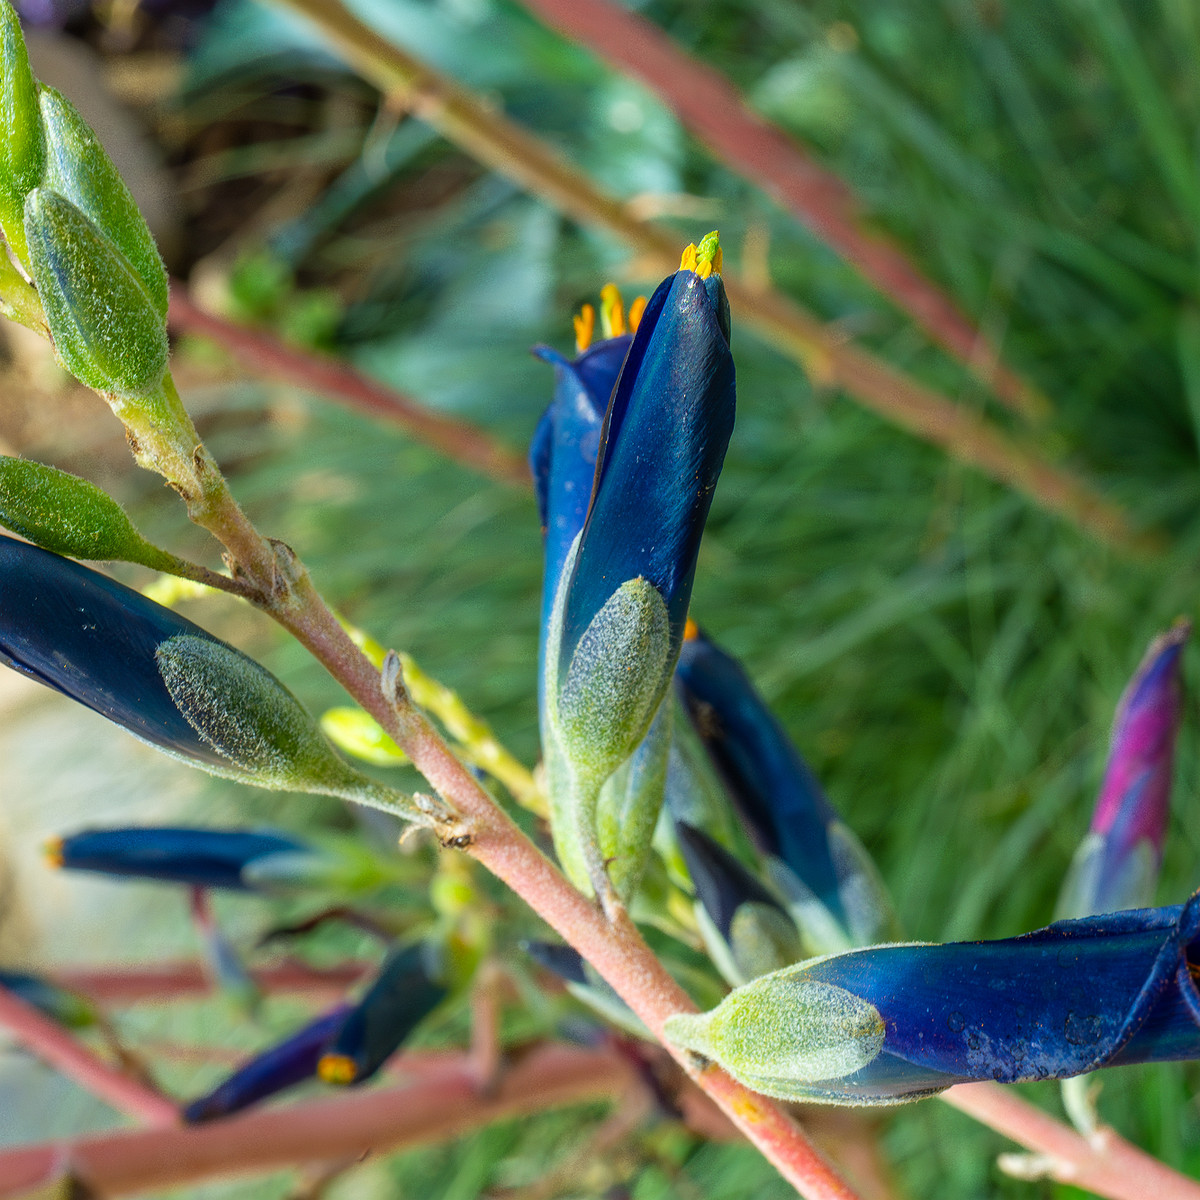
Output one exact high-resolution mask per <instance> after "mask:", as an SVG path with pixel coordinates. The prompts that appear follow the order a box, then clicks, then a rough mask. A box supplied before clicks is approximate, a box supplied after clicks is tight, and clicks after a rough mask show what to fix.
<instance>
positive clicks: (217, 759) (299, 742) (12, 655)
mask: <svg viewBox="0 0 1200 1200" xmlns="http://www.w3.org/2000/svg"><path fill="white" fill-rule="evenodd" d="M0 662H3V663H5V664H6V665H8V666H10V667H12V668H13V669H14V670H17V671H20V672H21V673H22V674H24V675H27V676H29V677H30V678H31V679H36V680H37V681H38V682H39V683H43V684H45V685H46V686H47V687H51V688H54V689H55V690H56V691H59V692H62V693H63V694H64V695H67V696H70V697H71V698H72V699H73V700H78V701H79V702H80V703H81V704H85V705H86V706H87V707H88V708H91V709H94V710H95V711H96V712H98V713H100V714H101V715H102V716H105V717H108V718H109V720H111V721H116V722H117V724H119V725H123V726H124V727H125V728H126V729H128V730H129V731H130V732H131V733H133V734H135V735H136V736H137V737H139V738H141V739H142V740H143V741H146V742H149V743H151V744H152V745H155V746H157V747H159V748H160V749H162V750H165V751H166V752H167V753H168V754H172V755H174V756H175V757H178V758H183V759H185V760H187V761H188V762H190V763H192V764H194V765H196V766H200V767H202V768H203V769H204V770H206V771H209V772H211V773H213V774H216V775H225V776H229V777H231V778H234V779H241V780H245V781H247V782H250V783H255V784H257V785H258V786H260V787H268V788H285V789H294V790H297V791H311V792H318V793H322V794H326V795H333V796H341V797H343V798H344V799H348V800H356V801H359V802H360V803H363V804H370V805H373V806H375V807H379V808H384V809H386V810H387V811H389V812H397V811H399V812H401V813H402V814H403V815H404V816H406V817H409V818H410V819H422V818H421V817H420V814H419V813H418V812H417V810H416V809H415V808H414V806H413V803H412V801H411V799H410V798H408V797H406V796H403V795H401V794H400V793H398V792H396V791H395V790H393V789H391V788H387V787H384V786H383V785H381V784H379V783H377V782H376V781H375V780H372V779H370V778H368V777H367V776H366V775H363V774H362V773H361V772H359V771H356V770H354V768H352V767H350V766H349V765H348V764H347V763H345V762H343V761H342V759H340V758H339V757H338V755H337V753H336V752H335V751H334V749H333V747H332V746H331V745H330V744H329V742H328V741H327V740H326V738H325V736H324V735H323V734H322V733H321V732H320V730H319V729H318V728H317V726H316V723H315V722H314V721H313V719H312V718H311V717H310V716H309V715H308V713H307V712H305V710H304V709H303V708H302V707H301V705H300V703H299V701H298V700H297V699H296V698H295V697H294V696H293V695H292V694H291V692H289V691H288V690H287V688H285V687H284V686H283V684H282V683H280V682H279V680H278V679H276V678H275V676H274V675H272V674H271V673H270V672H269V671H267V670H265V669H264V668H263V667H261V666H259V664H258V663H256V662H254V660H253V659H250V658H247V657H246V656H245V655H244V654H242V653H241V652H240V651H238V650H235V649H234V648H233V647H232V646H229V645H227V644H226V643H225V642H222V641H219V640H218V639H217V638H214V637H213V636H212V635H211V634H209V633H207V632H205V630H203V629H201V628H200V627H199V626H198V625H194V624H193V623H192V622H191V621H188V620H186V619H185V618H184V617H181V616H179V615H178V614H177V613H174V612H172V611H171V610H170V609H168V608H164V607H163V606H162V605H160V604H155V603H154V602H153V601H152V600H148V599H147V598H146V597H145V596H143V595H141V594H140V593H138V592H135V591H133V590H132V589H131V588H127V587H125V586H124V585H123V584H120V583H117V582H116V580H113V579H109V578H108V577H107V576H106V575H101V574H100V573H99V572H97V571H92V570H89V569H88V568H87V567H82V566H80V565H79V564H78V563H75V562H72V561H71V560H70V559H67V558H62V557H60V556H59V555H57V554H51V553H50V552H49V551H46V550H42V549H39V548H38V547H37V546H31V545H29V544H28V543H26V542H19V541H16V540H15V539H13V538H9V537H3V536H0Z"/></svg>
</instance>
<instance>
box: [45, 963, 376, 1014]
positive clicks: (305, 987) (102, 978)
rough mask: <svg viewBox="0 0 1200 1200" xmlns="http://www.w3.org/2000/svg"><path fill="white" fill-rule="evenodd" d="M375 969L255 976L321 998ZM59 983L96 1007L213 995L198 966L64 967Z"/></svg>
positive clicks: (300, 966)
mask: <svg viewBox="0 0 1200 1200" xmlns="http://www.w3.org/2000/svg"><path fill="white" fill-rule="evenodd" d="M371 970H372V968H371V965H370V964H369V963H360V962H346V963H340V964H339V965H338V966H336V967H310V966H307V965H306V964H304V963H301V962H284V963H279V964H278V965H277V966H272V967H260V968H258V969H256V970H252V971H251V972H250V976H251V978H252V979H253V980H254V982H255V984H256V985H257V986H258V988H259V990H260V991H262V992H264V993H272V992H299V993H301V994H304V995H309V996H313V997H316V998H319V999H325V998H327V997H336V996H341V995H342V994H343V993H344V992H345V990H346V989H347V988H348V987H350V986H351V985H352V984H355V983H357V982H358V981H359V980H360V979H362V978H363V977H364V976H365V975H367V974H368V973H369V972H370V971H371ZM53 974H54V980H55V982H56V983H59V984H61V985H62V986H63V987H65V988H69V989H70V990H71V991H74V992H81V993H82V994H83V995H85V996H88V997H90V998H91V999H92V1000H94V1001H95V1002H96V1003H97V1004H100V1005H103V1006H106V1007H108V1006H112V1007H120V1006H121V1005H126V1004H145V1003H150V1002H164V1001H172V1000H192V999H200V998H201V997H204V996H208V995H211V994H212V992H213V983H212V980H211V979H210V977H209V975H208V973H207V970H206V968H205V967H204V966H203V965H202V964H200V963H198V962H165V963H156V964H155V965H153V966H149V967H63V968H56V969H55V971H54V973H53Z"/></svg>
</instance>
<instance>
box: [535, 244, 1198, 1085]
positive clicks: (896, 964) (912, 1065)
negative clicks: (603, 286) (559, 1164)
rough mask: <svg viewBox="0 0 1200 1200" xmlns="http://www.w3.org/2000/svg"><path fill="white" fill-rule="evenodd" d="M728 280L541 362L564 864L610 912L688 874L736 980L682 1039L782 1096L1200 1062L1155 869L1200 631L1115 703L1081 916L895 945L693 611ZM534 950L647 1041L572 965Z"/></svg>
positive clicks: (826, 812) (721, 387)
mask: <svg viewBox="0 0 1200 1200" xmlns="http://www.w3.org/2000/svg"><path fill="white" fill-rule="evenodd" d="M705 267H707V270H705ZM719 271H720V258H719V249H718V248H717V243H716V239H715V235H710V237H709V238H707V239H705V241H704V242H702V243H701V245H700V246H699V247H689V250H688V252H687V253H686V254H685V258H684V264H683V267H682V268H681V270H680V272H679V273H677V274H676V275H675V276H672V277H671V278H669V279H667V280H666V281H664V283H663V284H662V286H661V287H660V288H659V289H658V290H657V291H656V292H655V294H654V297H653V299H652V300H651V301H650V303H649V304H648V305H647V306H646V309H645V312H644V314H643V315H642V317H641V323H640V325H639V326H638V327H637V329H636V331H635V332H634V333H633V335H632V336H630V334H628V333H627V332H625V331H624V329H620V330H618V329H615V328H614V329H611V330H610V332H611V335H612V336H610V337H609V338H607V339H605V340H604V341H601V342H600V343H599V344H596V345H590V344H588V343H587V341H586V339H581V341H580V351H581V352H580V355H579V357H578V358H576V359H575V360H574V361H568V360H566V359H564V358H562V357H560V356H558V355H556V354H553V353H552V352H549V351H542V352H541V353H542V356H543V357H545V358H547V359H548V360H550V361H552V362H553V363H554V364H555V367H556V371H557V387H556V392H555V397H554V400H553V402H552V404H551V406H550V408H549V410H548V411H547V413H546V416H545V417H544V418H543V420H542V423H541V425H540V426H539V429H538V433H537V436H536V437H535V440H534V446H533V450H532V453H531V463H532V466H533V472H534V477H535V480H536V484H537V493H538V498H539V504H540V508H541V516H542V524H543V528H544V531H545V563H546V570H545V585H544V600H543V622H542V654H541V711H542V734H543V749H544V755H545V761H546V770H547V780H548V786H549V789H550V806H551V813H552V817H553V827H554V836H555V845H556V847H557V849H558V852H559V856H560V859H561V860H562V862H563V865H564V867H565V868H566V869H567V871H568V872H569V874H570V875H571V877H572V879H574V880H575V882H576V883H577V884H578V886H580V887H582V888H585V889H591V890H594V891H595V892H596V893H597V895H598V896H600V898H601V899H602V900H605V901H606V902H608V901H609V899H610V889H611V890H615V892H616V893H617V894H618V895H619V896H620V897H621V898H623V899H625V900H627V901H628V900H630V899H631V897H634V896H635V894H636V891H637V887H638V884H639V881H642V880H643V879H646V880H647V882H649V876H652V875H654V874H655V873H656V871H658V872H659V878H657V879H656V880H655V887H656V888H657V889H658V890H659V892H660V893H661V889H662V887H663V886H667V887H670V886H674V884H672V883H670V882H667V883H664V880H663V879H662V877H661V866H665V868H666V872H667V879H668V881H669V880H674V881H675V882H676V883H681V884H683V885H684V886H687V887H689V888H690V889H691V890H692V891H693V893H694V895H695V907H694V920H695V928H696V931H697V932H698V933H699V934H700V936H701V937H702V939H703V941H704V944H705V946H706V948H707V949H708V951H709V954H710V957H711V959H712V962H713V963H714V965H715V966H716V967H717V968H718V970H719V971H720V973H721V974H722V975H723V976H724V977H725V979H726V980H727V981H728V982H729V983H730V984H732V985H734V990H733V991H732V992H731V993H730V994H729V995H728V996H727V997H726V998H725V999H724V1000H723V1001H722V1002H721V1003H720V1004H718V1005H717V1006H716V1007H715V1008H713V1009H712V1010H711V1011H710V1012H707V1013H703V1014H683V1013H681V1014H678V1015H676V1016H675V1017H673V1018H671V1020H669V1021H668V1023H667V1034H668V1036H669V1037H670V1038H671V1040H672V1041H674V1042H675V1043H676V1044H677V1045H679V1046H681V1047H685V1048H687V1049H688V1050H691V1051H693V1052H694V1053H697V1054H700V1055H703V1056H704V1057H706V1058H709V1059H712V1060H714V1061H716V1062H718V1063H720V1064H721V1065H722V1066H723V1067H725V1068H726V1069H727V1070H728V1071H729V1072H730V1073H731V1074H732V1075H734V1076H735V1077H736V1078H737V1079H739V1080H741V1081H742V1082H743V1083H745V1084H747V1085H748V1086H750V1087H752V1088H754V1089H756V1090H758V1091H761V1092H764V1093H767V1094H769V1095H773V1096H778V1097H781V1098H784V1099H815V1100H821V1101H825V1102H830V1103H848V1104H880V1103H884V1104H886V1103H894V1102H897V1101H901V1100H906V1099H912V1098H915V1097H918V1096H922V1095H928V1094H930V1093H933V1092H937V1091H940V1090H942V1089H944V1088H946V1087H949V1086H951V1085H952V1084H955V1083H960V1082H964V1081H968V1080H977V1079H995V1080H1000V1081H1004V1082H1012V1081H1015V1080H1020V1079H1045V1078H1067V1077H1071V1076H1076V1075H1080V1074H1083V1073H1085V1072H1089V1071H1092V1070H1095V1069H1096V1068H1098V1067H1102V1066H1110V1065H1115V1064H1118V1063H1127V1062H1145V1061H1157V1060H1166V1059H1172V1058H1190V1057H1195V1056H1197V1055H1200V995H1198V993H1197V990H1196V983H1195V976H1196V975H1197V974H1200V894H1198V896H1197V897H1193V898H1192V899H1191V900H1190V901H1188V903H1186V904H1183V905H1177V906H1174V907H1170V908H1161V909H1146V908H1142V907H1140V906H1142V905H1144V904H1146V903H1148V902H1149V900H1150V898H1151V893H1152V890H1153V882H1154V878H1155V874H1156V870H1157V865H1158V862H1159V859H1160V858H1161V851H1162V841H1163V837H1164V834H1165V828H1166V814H1167V808H1168V796H1169V789H1170V779H1171V766H1172V752H1173V746H1174V738H1175V731H1176V729H1177V726H1178V721H1179V715H1180V708H1181V689H1180V681H1179V664H1180V658H1181V653H1182V647H1183V644H1184V642H1185V640H1186V637H1187V634H1188V627H1187V625H1186V624H1185V623H1181V624H1179V625H1177V626H1176V627H1175V628H1173V629H1172V630H1171V631H1170V632H1169V633H1167V634H1164V635H1163V636H1162V637H1160V638H1159V639H1157V640H1156V642H1155V643H1154V645H1153V646H1152V647H1151V648H1150V650H1149V652H1148V653H1147V656H1146V659H1145V661H1144V662H1143V664H1142V666H1141V667H1140V668H1139V670H1138V672H1137V675H1136V676H1135V678H1134V681H1133V682H1132V683H1131V684H1130V687H1129V689H1128V690H1127V692H1126V695H1125V696H1124V697H1123V699H1122V701H1121V704H1120V706H1119V709H1118V714H1117V720H1116V727H1115V730H1114V735H1113V746H1112V751H1111V756H1110V761H1109V766H1108V770H1107V773H1106V775H1105V781H1104V785H1103V788H1102V792H1101V796H1100V799H1099V802H1098V804H1097V808H1096V815H1095V818H1094V820H1093V823H1092V829H1091V831H1090V832H1089V834H1088V836H1087V838H1086V839H1085V841H1084V843H1083V845H1082V846H1081V848H1080V851H1079V854H1078V855H1077V857H1076V862H1075V865H1074V867H1073V869H1072V872H1071V875H1070V878H1069V880H1068V883H1067V886H1066V889H1065V893H1064V901H1063V905H1064V915H1067V916H1071V917H1075V918H1078V919H1075V920H1064V921H1060V922H1059V923H1057V924H1055V925H1052V926H1049V927H1048V928H1046V929H1043V930H1039V931H1038V932H1036V933H1031V934H1027V935H1025V936H1022V937H1017V938H1011V939H1007V940H1002V941H996V942H983V943H961V944H949V945H925V944H917V943H904V942H890V943H889V942H887V941H886V939H889V938H895V937H896V934H897V927H896V921H895V917H894V915H893V913H892V910H891V906H890V904H889V902H888V899H887V896H886V893H885V890H884V888H883V885H882V883H881V881H880V879H879V875H878V873H877V871H876V870H875V868H874V865H873V864H872V862H871V860H870V858H869V856H868V855H867V853H866V851H865V850H864V849H863V847H862V846H861V844H860V843H859V841H858V840H857V838H855V837H854V835H853V833H852V832H851V831H850V829H849V827H848V826H847V825H846V824H845V822H844V821H843V820H842V819H841V818H840V817H839V816H838V815H837V813H836V811H835V810H834V808H833V807H832V805H831V804H830V802H829V801H828V799H827V798H826V797H825V794H824V792H823V790H822V788H821V786H820V784H819V783H818V781H817V779H816V778H815V776H814V775H813V772H812V771H811V770H810V768H809V767H808V766H807V764H806V763H805V762H804V760H803V758H802V757H801V756H800V754H799V752H798V751H797V750H796V748H795V747H794V746H793V744H792V743H791V741H790V740H789V738H788V737H787V735H786V733H785V731H784V730H783V728H782V726H781V725H780V723H779V721H778V720H777V719H776V718H775V716H774V715H773V714H772V713H771V712H770V711H769V709H768V707H767V705H766V703H765V702H764V701H763V699H762V697H761V696H759V694H758V693H757V691H756V690H755V688H754V686H753V684H752V683H751V681H750V679H749V677H748V676H747V675H746V673H745V671H744V670H743V669H742V667H741V666H740V665H739V664H738V663H737V661H736V660H735V659H734V658H732V657H731V656H730V655H729V654H727V653H726V652H725V651H723V650H722V649H721V648H720V647H719V646H717V645H716V644H715V643H714V642H713V641H712V640H711V639H710V638H709V637H707V636H706V635H705V634H704V633H702V632H701V631H700V629H699V628H698V627H696V626H695V625H694V624H692V623H691V622H690V621H689V620H688V619H687V609H688V603H689V600H690V595H691V583H692V579H693V577H694V574H695V569H696V552H697V547H698V544H699V540H700V536H701V533H702V530H703V525H704V521H705V518H706V516H707V512H708V499H709V496H710V495H711V492H712V489H713V487H714V485H715V483H716V478H717V474H718V472H719V470H720V467H721V462H722V459H723V456H724V451H725V446H726V444H727V442H728V439H729V434H730V426H731V422H732V416H733V368H732V362H731V359H730V357H729V324H728V314H727V311H726V308H725V306H724V297H723V294H722V292H721V290H720V285H719V283H717V284H716V285H715V286H714V283H713V281H714V280H716V279H719ZM608 295H609V296H610V297H611V293H608ZM609 303H610V304H611V298H610V300H609ZM579 328H583V329H584V330H588V331H590V328H591V326H590V322H589V319H588V313H587V310H585V313H584V314H583V316H582V317H581V318H580V319H579V320H577V329H579ZM589 482H590V492H589V493H588V499H587V502H586V504H585V502H584V499H583V496H584V491H585V488H586V486H587V485H588V484H589ZM670 679H673V680H674V695H675V698H676V700H677V704H674V705H673V704H672V702H671V700H670V699H669V692H668V687H667V683H668V681H669V680H670ZM664 796H665V798H666V810H665V814H664V816H663V817H662V818H661V819H660V805H661V804H662V800H663V798H664ZM652 841H653V844H654V845H655V847H656V848H657V850H658V851H659V857H658V860H657V863H658V864H660V866H648V862H647V856H648V852H649V847H650V845H651V842H652ZM1120 910H1133V911H1120ZM659 920H660V923H661V920H662V915H661V913H660V914H659ZM678 932H680V933H681V935H683V936H686V930H679V931H678ZM880 942H884V944H882V945H881V944H877V943H880ZM529 948H530V951H531V953H532V954H533V955H534V956H535V958H537V960H538V961H539V962H540V963H541V964H542V965H543V966H544V967H546V968H548V969H550V970H551V971H553V972H554V973H556V974H558V975H559V976H560V977H561V978H563V979H564V980H565V982H566V984H567V986H568V988H569V989H570V990H571V991H572V992H573V993H574V994H576V995H577V996H578V997H579V998H580V999H582V1000H584V1001H585V1002H587V1003H589V1004H591V1005H592V1006H593V1007H594V1008H596V1009H597V1011H599V1012H601V1013H603V1014H604V1015H606V1016H607V1017H608V1018H609V1019H613V1020H616V1021H617V1022H618V1023H619V1024H622V1025H623V1026H624V1027H625V1028H627V1029H637V1028H638V1025H637V1022H636V1020H635V1019H633V1018H632V1014H631V1013H629V1012H628V1010H627V1009H625V1008H624V1006H623V1005H622V1004H621V1003H620V1001H619V1000H617V998H616V997H615V996H614V995H613V994H612V993H611V991H610V990H609V989H607V987H606V986H605V985H604V984H603V983H602V982H601V981H600V980H599V979H598V977H596V976H595V975H594V974H593V973H592V972H591V971H590V969H589V968H588V967H587V964H585V963H584V962H583V961H582V960H581V959H580V958H579V957H578V955H576V954H574V952H572V951H569V950H567V949H566V948H563V947H554V946H548V945H546V944H541V943H539V944H534V945H531V946H530V947H529ZM809 955H817V956H818V957H815V958H811V957H807V956H809Z"/></svg>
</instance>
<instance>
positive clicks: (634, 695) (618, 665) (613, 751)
mask: <svg viewBox="0 0 1200 1200" xmlns="http://www.w3.org/2000/svg"><path fill="white" fill-rule="evenodd" d="M670 653H671V629H670V624H669V621H668V617H667V608H666V605H665V604H664V603H663V598H662V596H661V595H660V594H659V593H658V591H657V589H656V588H655V587H654V585H653V584H651V583H649V582H648V581H647V580H645V579H640V578H639V579H630V580H629V581H628V582H626V583H623V584H621V586H620V587H619V588H617V590H616V591H615V592H614V593H613V594H612V595H611V596H610V597H609V598H608V600H607V601H606V602H605V604H604V605H603V606H602V607H601V609H600V611H599V612H598V613H596V615H595V617H593V618H592V621H591V623H590V624H589V625H588V627H587V629H585V630H584V633H583V636H582V637H581V638H580V639H579V642H578V645H577V646H576V647H575V652H574V655H573V656H572V658H571V662H570V664H569V666H567V668H566V672H565V677H564V679H563V684H562V690H561V692H560V693H559V701H558V709H559V722H560V729H561V733H562V744H563V747H564V749H565V750H566V751H567V754H568V756H569V757H570V759H571V761H572V763H573V764H575V768H576V770H577V771H578V770H583V771H586V772H587V773H588V774H590V775H591V776H592V777H593V778H594V779H596V780H597V781H598V782H599V781H603V780H605V779H607V778H608V776H609V775H611V774H612V773H613V771H615V770H616V769H617V767H619V766H620V765H621V763H622V762H624V761H625V759H627V758H628V757H629V755H630V754H631V753H632V751H633V750H634V748H635V747H636V746H637V744H638V742H639V741H640V740H641V738H642V737H643V736H644V735H645V733H646V731H647V729H648V728H649V726H650V722H651V721H652V720H653V718H654V714H655V710H656V709H657V708H658V705H659V702H660V700H661V698H662V693H663V684H664V681H665V680H666V679H669V677H670V669H671V667H670Z"/></svg>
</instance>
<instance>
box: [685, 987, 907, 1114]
mask: <svg viewBox="0 0 1200 1200" xmlns="http://www.w3.org/2000/svg"><path fill="white" fill-rule="evenodd" d="M803 969H804V966H803V964H802V965H801V966H800V967H793V968H789V969H788V970H786V971H780V972H778V973H777V974H775V975H764V976H763V977H762V978H761V979H756V980H755V981H754V982H753V983H749V984H747V985H746V986H745V987H741V988H738V989H736V990H735V991H732V992H730V993H729V995H728V996H726V997H725V999H724V1000H723V1001H721V1003H720V1004H718V1005H717V1007H716V1008H714V1009H713V1010H712V1011H711V1012H707V1013H676V1014H675V1015H674V1016H673V1017H668V1018H667V1022H666V1025H665V1033H666V1035H667V1037H668V1038H669V1039H670V1040H671V1041H672V1042H674V1043H675V1045H677V1046H682V1047H684V1048H685V1049H687V1050H692V1051H695V1052H696V1053H698V1054H702V1055H704V1056H705V1058H711V1059H713V1060H714V1061H715V1062H717V1063H719V1064H720V1065H721V1066H722V1067H724V1068H725V1070H726V1071H728V1072H729V1074H730V1075H732V1076H733V1077H734V1078H735V1079H737V1080H738V1081H739V1082H741V1083H744V1084H745V1085H746V1086H747V1087H749V1088H753V1089H754V1090H755V1091H756V1092H762V1093H763V1094H764V1095H767V1096H776V1097H778V1098H779V1099H782V1100H794V1099H797V1098H800V1097H803V1096H806V1095H811V1092H812V1088H811V1086H810V1085H812V1084H814V1083H819V1082H820V1081H821V1080H823V1079H841V1078H842V1077H844V1076H846V1075H850V1074H852V1073H853V1072H854V1071H857V1070H859V1068H861V1067H864V1066H866V1065H867V1063H869V1062H870V1061H871V1060H872V1059H873V1058H875V1057H876V1055H878V1053H879V1051H880V1050H881V1049H882V1047H883V1037H884V1024H883V1018H882V1017H881V1016H880V1015H879V1010H878V1009H877V1008H876V1007H875V1006H874V1005H873V1004H870V1003H869V1002H868V1001H866V1000H863V999H861V998H860V997H858V996H855V995H854V994H853V993H852V992H848V991H846V990H845V988H840V987H837V986H835V985H834V984H830V983H819V982H816V981H814V980H809V979H796V978H793V976H794V975H795V974H796V973H797V972H798V971H802V970H803Z"/></svg>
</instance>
